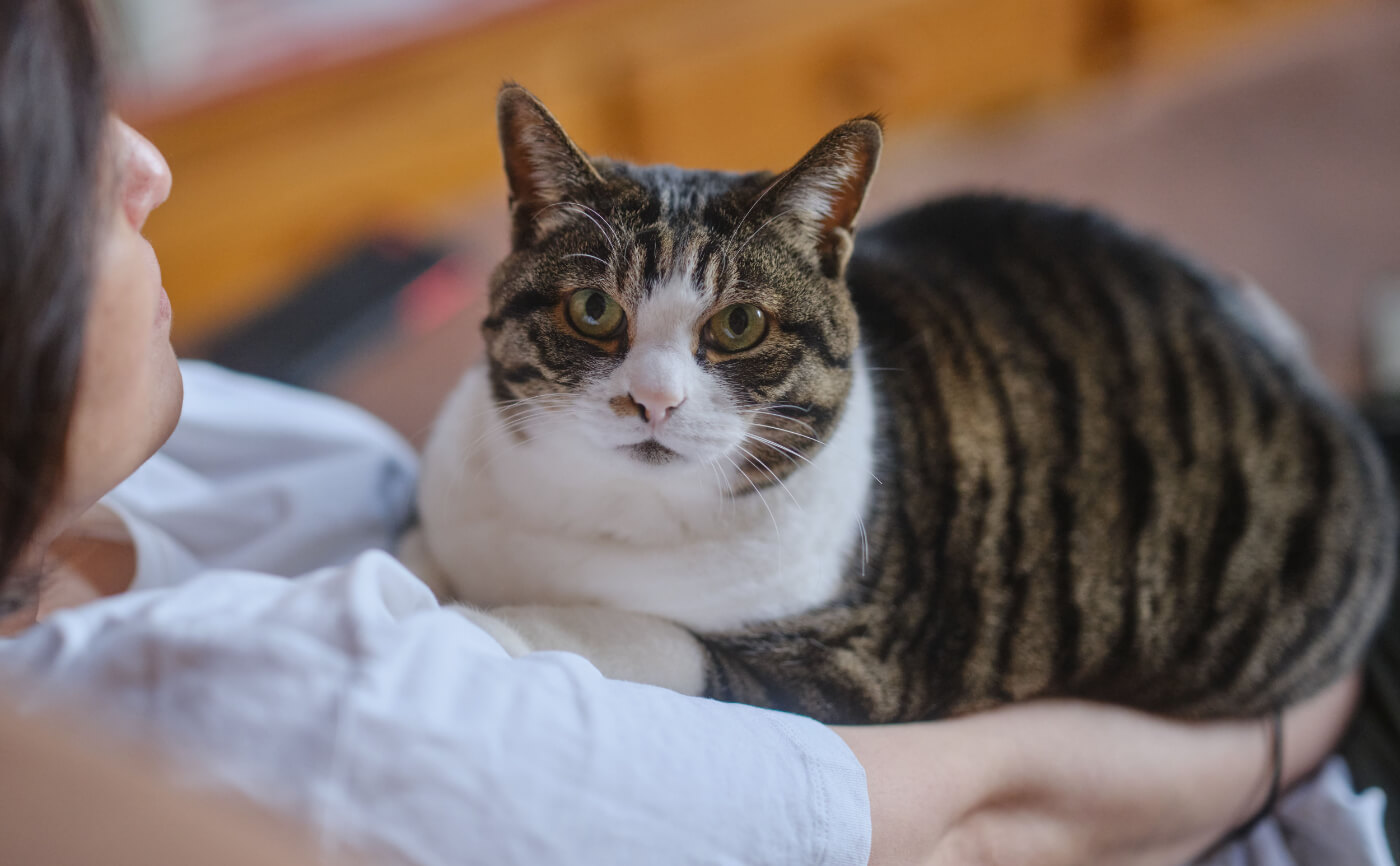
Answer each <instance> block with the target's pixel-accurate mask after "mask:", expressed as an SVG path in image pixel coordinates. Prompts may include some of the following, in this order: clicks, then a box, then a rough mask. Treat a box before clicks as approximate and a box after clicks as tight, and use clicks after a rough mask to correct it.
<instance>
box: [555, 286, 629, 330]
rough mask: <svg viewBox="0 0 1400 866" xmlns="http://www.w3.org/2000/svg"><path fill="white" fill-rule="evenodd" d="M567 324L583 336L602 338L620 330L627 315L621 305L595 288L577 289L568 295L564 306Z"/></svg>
mask: <svg viewBox="0 0 1400 866" xmlns="http://www.w3.org/2000/svg"><path fill="white" fill-rule="evenodd" d="M565 309H566V310H567V311H568V315H569V324H571V325H573V326H574V328H575V330H577V331H578V332H579V333H580V334H582V335H584V336H585V337H592V338H593V339H595V340H602V339H606V338H608V337H611V336H614V335H615V334H617V332H618V331H620V330H622V325H623V323H624V322H625V321H626V320H627V317H626V316H624V315H623V313H622V305H621V304H619V303H618V302H617V301H614V300H613V299H612V298H610V297H608V296H607V295H606V294H604V293H603V292H600V291H598V290H597V289H579V290H578V291H577V292H574V293H573V294H572V295H570V296H569V303H568V305H567V306H566V308H565Z"/></svg>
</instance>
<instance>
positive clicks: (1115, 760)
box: [838, 677, 1359, 866]
mask: <svg viewBox="0 0 1400 866" xmlns="http://www.w3.org/2000/svg"><path fill="white" fill-rule="evenodd" d="M1358 689H1359V684H1358V680H1357V679H1356V678H1354V677H1353V678H1350V679H1348V680H1346V681H1344V682H1342V683H1339V684H1337V685H1335V686H1333V687H1331V688H1329V689H1328V690H1327V691H1326V692H1324V693H1322V694H1321V695H1319V696H1317V697H1315V698H1312V699H1310V700H1309V701H1308V702H1306V703H1304V704H1302V705H1299V706H1298V707H1295V708H1293V709H1291V710H1289V711H1288V713H1286V714H1285V716H1284V740H1283V743H1284V766H1283V784H1284V785H1285V786H1286V785H1288V784H1291V783H1292V782H1294V781H1296V780H1297V779H1299V778H1301V777H1302V776H1304V775H1306V774H1307V773H1308V772H1310V771H1311V770H1312V769H1313V768H1314V767H1316V766H1317V765H1318V764H1319V763H1320V762H1321V761H1322V760H1323V759H1324V758H1325V757H1326V755H1327V754H1328V752H1330V750H1331V748H1332V746H1333V745H1334V743H1335V742H1336V739H1337V737H1338V736H1340V734H1341V732H1342V730H1343V728H1344V727H1345V724H1346V720H1347V718H1348V717H1349V715H1350V712H1351V709H1352V707H1353V705H1354V703H1355V700H1356V695H1357V692H1358ZM838 733H840V734H841V736H843V737H844V738H845V739H846V741H847V742H848V743H849V744H850V745H851V748H852V750H853V751H854V752H855V754H856V757H857V758H859V759H860V760H861V762H862V764H864V765H865V767H866V772H867V779H868V784H869V789H870V802H871V812H872V822H873V826H874V847H873V851H872V854H871V860H870V862H871V863H872V864H877V866H878V864H882V863H925V864H938V866H941V864H953V863H957V864H979V863H989V864H990V863H1012V862H1022V863H1029V862H1034V863H1037V864H1055V863H1065V864H1077V863H1096V864H1119V863H1121V864H1133V866H1149V864H1163V866H1178V864H1180V863H1183V862H1186V861H1187V860H1189V859H1190V858H1191V857H1193V856H1195V855H1196V854H1199V853H1200V852H1201V851H1203V850H1205V849H1206V848H1208V847H1209V846H1210V845H1211V844H1213V843H1214V842H1215V841H1217V840H1218V839H1219V838H1220V837H1222V836H1223V835H1224V834H1226V833H1228V832H1229V831H1230V830H1231V829H1232V828H1234V827H1237V826H1239V825H1240V824H1242V823H1244V822H1245V821H1247V820H1248V819H1249V818H1250V817H1251V816H1252V815H1253V814H1254V812H1255V811H1256V810H1257V809H1258V808H1259V807H1260V806H1261V805H1262V804H1263V802H1264V800H1265V798H1266V797H1267V796H1268V789H1269V780H1270V775H1271V771H1272V768H1271V734H1270V731H1269V725H1268V724H1267V723H1266V722H1264V721H1230V722H1212V723H1187V722H1175V721H1168V720H1164V719H1159V718H1155V717H1152V716H1147V715H1145V714H1142V713H1138V712H1135V711H1132V710H1126V709H1121V708H1117V707H1108V706H1100V705H1093V704H1087V703H1081V702H1073V701H1046V702H1038V703H1028V704H1020V705H1014V706H1009V707H1005V708H1002V709H998V710H995V711H993V712H989V713H983V714H979V715H976V716H970V717H966V718H962V719H954V720H950V721H947V722H939V723H933V724H923V725H903V726H890V727H884V728H841V729H838Z"/></svg>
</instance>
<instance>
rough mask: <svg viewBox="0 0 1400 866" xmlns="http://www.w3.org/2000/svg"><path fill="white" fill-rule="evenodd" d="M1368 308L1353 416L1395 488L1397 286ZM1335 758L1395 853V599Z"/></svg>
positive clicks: (1399, 595) (1399, 365)
mask: <svg viewBox="0 0 1400 866" xmlns="http://www.w3.org/2000/svg"><path fill="white" fill-rule="evenodd" d="M1369 307H1370V309H1369V310H1368V314H1367V316H1366V330H1365V332H1366V335H1367V345H1366V347H1365V348H1366V357H1367V365H1366V366H1367V371H1366V379H1367V391H1368V393H1367V394H1366V395H1365V396H1364V397H1363V398H1362V399H1361V401H1360V404H1361V412H1362V414H1363V416H1365V418H1366V421H1367V422H1368V423H1369V424H1370V425H1371V428H1372V429H1373V430H1374V431H1375V433H1376V438H1377V439H1378V440H1380V443H1381V449H1382V450H1383V451H1384V452H1385V456H1386V461H1387V462H1388V463H1389V465H1390V477H1391V481H1392V483H1395V484H1397V485H1400V279H1394V280H1392V281H1391V283H1390V284H1388V285H1386V284H1383V285H1382V286H1380V287H1379V288H1377V289H1376V291H1375V292H1373V293H1372V296H1371V299H1370V304H1369ZM1339 751H1340V752H1341V753H1342V756H1343V757H1344V758H1346V761H1347V766H1348V768H1350V770H1351V777H1352V783H1353V785H1354V786H1355V787H1356V789H1357V790H1358V791H1361V790H1365V789H1366V788H1372V787H1374V788H1380V789H1381V790H1382V791H1384V792H1385V795H1386V801H1387V802H1386V807H1385V835H1386V837H1387V838H1388V840H1389V841H1390V849H1391V851H1396V852H1400V591H1397V592H1395V593H1394V595H1393V596H1392V598H1391V600H1390V612H1389V613H1388V614H1386V619H1385V622H1383V623H1382V624H1381V627H1380V629H1379V630H1378V631H1377V632H1376V642H1375V645H1374V646H1372V647H1371V651H1370V654H1369V655H1367V657H1366V668H1365V686H1364V690H1363V692H1362V696H1361V705H1360V706H1359V707H1358V708H1357V711H1356V718H1355V719H1353V720H1352V723H1351V727H1350V728H1349V729H1348V730H1347V733H1346V736H1345V737H1344V738H1343V740H1342V743H1341V746H1340V748H1339Z"/></svg>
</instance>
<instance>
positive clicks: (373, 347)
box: [105, 0, 1400, 440]
mask: <svg viewBox="0 0 1400 866" xmlns="http://www.w3.org/2000/svg"><path fill="white" fill-rule="evenodd" d="M105 4H106V6H107V10H106V11H107V12H108V13H109V14H110V18H111V23H112V25H113V27H112V30H113V32H114V33H116V34H118V39H119V42H120V44H119V46H118V48H117V54H118V57H119V60H120V70H121V75H120V78H121V80H120V103H121V108H122V110H123V112H124V113H125V114H126V115H127V117H128V119H129V120H131V121H132V122H133V123H134V124H135V125H136V126H137V127H138V128H139V129H141V130H142V131H144V132H145V133H146V134H148V135H149V136H150V137H151V138H152V140H154V141H155V142H156V144H157V145H158V146H160V147H161V149H162V150H163V151H164V152H165V154H166V156H167V158H168V160H169V162H170V164H171V167H172V169H173V171H174V175H175V187H174V194H173V196H172V198H171V199H170V201H169V202H168V203H167V204H166V205H165V206H164V207H163V208H161V209H160V210H159V211H157V212H156V214H155V215H154V216H153V217H152V219H151V221H150V224H149V230H148V235H149V237H150V238H151V240H152V242H153V243H154V244H155V247H156V250H157V252H158V253H159V255H160V258H161V261H162V265H163V268H164V276H165V285H166V288H167V290H168V292H169V294H170V297H171V301H172V303H173V305H174V310H175V331H174V338H175V341H176V344H177V347H178V348H179V349H180V350H181V351H182V353H185V354H190V355H202V356H206V357H213V358H215V359H217V360H220V361H222V362H224V363H228V364H231V365H234V366H237V367H241V368H243V369H248V370H251V371H254V372H259V373H264V374H267V375H273V376H276V377H279V378H283V379H286V380H288V381H293V382H296V383H298V384H304V385H309V386H312V387H317V388H321V389H324V390H329V391H332V392H334V393H338V394H341V395H342V396H346V397H348V398H350V399H352V400H355V401H357V402H359V403H361V404H362V405H365V406H367V407H368V408H370V409H371V410H372V411H375V412H376V413H378V414H380V415H381V416H383V417H385V418H386V419H387V420H389V421H390V423H392V424H394V425H395V426H396V427H398V428H399V429H400V430H402V431H403V432H405V433H406V434H407V435H409V436H410V437H412V438H415V439H418V440H421V437H422V435H423V433H424V431H425V429H426V427H427V425H428V423H429V422H430V420H431V418H432V415H433V413H434V411H435V409H436V406H437V403H438V402H439V400H440V399H441V397H442V395H443V394H444V392H445V391H446V389H447V388H449V387H450V386H451V384H452V383H453V382H454V381H455V380H456V378H457V377H458V376H459V375H460V373H461V371H462V369H463V368H464V366H465V365H466V364H468V363H470V362H471V360H473V359H474V358H475V357H477V355H478V354H479V351H480V342H479V338H478V336H477V333H476V326H477V322H478V321H479V319H480V316H481V310H482V304H481V301H482V293H483V291H484V286H485V281H486V277H487V274H488V273H489V271H490V269H491V267H492V265H493V264H494V263H495V261H496V260H498V259H499V258H500V257H501V256H502V255H503V253H504V251H505V248H506V212H505V187H504V183H503V180H502V177H501V169H500V158H499V155H498V152H497V148H496V137H495V128H494V96H495V91H496V88H497V87H498V85H499V84H500V82H501V81H502V80H505V79H513V80H516V81H519V82H521V83H522V84H525V85H526V86H527V87H529V88H531V89H532V90H533V91H534V92H535V93H536V94H537V95H539V96H540V97H541V98H542V99H543V100H544V101H545V103H546V104H547V105H549V106H550V108H551V109H552V110H553V111H554V112H555V114H556V115H557V116H558V117H559V119H560V120H561V122H562V123H563V124H564V126H565V128H566V129H567V130H568V131H569V132H570V133H571V135H572V136H573V137H574V138H575V140H576V141H577V142H578V143H579V144H580V145H581V146H582V147H584V148H585V149H586V150H588V151H589V152H591V153H595V154H608V155H612V156H616V157H622V158H628V159H633V160H639V161H655V162H671V163H676V164H679V165H683V166H692V167H707V168H724V169H743V170H748V169H756V168H772V169H780V168H783V167H785V166H787V165H788V164H790V163H791V162H793V161H794V160H795V159H796V158H797V157H799V156H800V155H801V154H802V153H803V152H804V151H805V150H806V148H808V147H809V146H810V145H811V144H813V143H815V141H816V140H817V139H818V138H819V137H820V136H821V135H822V134H823V133H824V132H826V131H827V130H828V129H830V128H831V127H832V126H834V125H836V124H837V123H839V122H840V121H842V120H844V119H846V118H848V117H851V116H854V115H857V114H863V113H866V112H869V111H872V110H878V111H881V112H883V113H884V114H885V115H886V117H887V120H888V129H889V137H888V143H887V150H886V154H885V157H884V160H883V162H882V166H881V169H880V173H879V175H878V176H877V178H876V180H875V185H874V189H873V191H872V195H871V199H870V202H869V205H868V209H867V212H866V216H865V220H866V221H867V222H868V221H869V220H871V219H874V218H876V217H878V216H879V215H880V214H882V213H887V212H889V211H891V210H892V209H895V208H897V207H900V206H902V205H905V204H908V203H911V202H913V201H916V200H919V199H922V198H926V197H929V196H933V195H937V194H940V193H944V192H948V191H952V190H956V189H962V188H967V187H977V188H1002V189H1011V190H1018V191H1023V192H1028V193H1035V194H1042V195H1053V196H1056V197H1059V198H1064V199H1068V200H1072V201H1076V202H1085V203H1091V204H1096V205H1099V206H1102V207H1105V208H1107V209H1109V210H1110V211H1112V212H1113V213H1115V214H1117V215H1118V216H1120V217H1121V218H1123V219H1125V220H1127V221H1129V222H1130V223H1133V224H1135V225H1137V226H1139V227H1141V228H1144V229H1146V230H1149V231H1151V232H1154V233H1157V234H1160V235H1162V236H1164V237H1166V238H1168V239H1169V240H1171V241H1172V242H1173V243H1174V244H1175V245H1177V246H1178V247H1180V248H1183V249H1185V250H1186V251H1188V252H1190V253H1193V254H1195V255H1197V256H1198V257H1200V258H1202V259H1203V260H1205V261H1207V262H1208V263H1210V264H1212V265H1214V266H1215V267H1216V268H1218V269H1221V270H1225V271H1228V272H1234V273H1238V274H1241V275H1244V276H1247V277H1248V278H1250V279H1252V280H1254V281H1255V282H1257V283H1258V284H1260V285H1261V286H1263V287H1264V288H1265V289H1266V290H1267V291H1269V292H1270V293H1271V294H1272V295H1273V296H1274V297H1275V298H1276V299H1277V300H1278V301H1279V303H1280V304H1281V306H1282V307H1283V308H1284V309H1285V310H1287V311H1288V312H1289V313H1291V314H1292V315H1293V316H1294V317H1295V318H1296V319H1297V320H1298V322H1299V323H1300V324H1301V326H1302V328H1303V330H1304V331H1305V332H1306V334H1307V335H1308V337H1309V338H1310V339H1311V341H1312V344H1313V351H1314V354H1315V356H1316V357H1317V360H1318V362H1319V364H1320V366H1321V367H1322V368H1323V371H1324V372H1325V374H1326V375H1327V376H1328V377H1329V378H1331V379H1332V380H1333V381H1334V382H1336V383H1337V384H1339V385H1340V386H1342V387H1343V388H1346V389H1348V390H1350V391H1353V392H1355V391H1357V390H1358V389H1359V388H1360V387H1361V385H1362V382H1363V378H1364V375H1365V373H1364V371H1365V370H1366V369H1367V364H1368V363H1369V362H1371V361H1374V360H1376V359H1374V358H1368V356H1367V355H1366V353H1365V350H1364V349H1363V346H1364V345H1366V340H1365V337H1366V332H1367V329H1368V328H1384V327H1385V324H1386V322H1387V321H1388V320H1389V319H1390V318H1400V317H1386V316H1382V315H1380V313H1381V312H1383V311H1384V309H1385V304H1384V303H1383V302H1381V301H1378V300H1377V298H1383V297H1385V295H1384V294H1383V291H1382V290H1384V289H1385V287H1387V286H1391V285H1394V286H1396V288H1400V3H1397V2H1395V0H708V2H698V0H105ZM1378 293H1379V294H1378ZM1382 344H1385V341H1382ZM1391 344H1392V345H1394V346H1395V347H1397V348H1400V334H1396V338H1395V340H1394V341H1393V342H1392V343H1391ZM1380 360H1382V361H1383V360H1384V359H1380ZM1372 366H1374V364H1372ZM1382 366H1384V364H1382Z"/></svg>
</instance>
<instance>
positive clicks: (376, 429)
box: [103, 361, 417, 589]
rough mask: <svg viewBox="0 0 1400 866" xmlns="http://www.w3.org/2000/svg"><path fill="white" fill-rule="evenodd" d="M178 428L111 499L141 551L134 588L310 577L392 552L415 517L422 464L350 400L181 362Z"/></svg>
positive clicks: (106, 502) (404, 444)
mask: <svg viewBox="0 0 1400 866" xmlns="http://www.w3.org/2000/svg"><path fill="white" fill-rule="evenodd" d="M180 367H181V372H182V374H183V375H184V379H185V403H184V409H183V411H182V413H181V415H180V423H179V425H178V426H177V427H176V429H175V433H174V435H172V436H171V437H170V440H169V442H167V443H166V445H165V447H163V448H162V449H161V450H160V452H159V453H158V454H156V455H155V456H154V457H152V458H151V459H150V460H149V461H147V463H146V464H145V465H144V466H142V467H141V468H140V469H138V470H137V471H136V473H135V474H133V475H132V476H131V477H130V478H129V479H127V480H126V481H125V482H123V483H122V484H121V485H120V486H118V487H117V489H116V490H114V491H113V492H112V493H110V494H109V495H108V496H107V497H106V498H105V499H104V500H103V504H104V505H107V506H108V507H110V508H112V509H113V510H114V511H116V512H117V514H118V515H119V516H120V517H121V518H122V519H123V521H124V522H125V524H126V526H127V529H128V530H129V531H130V533H131V535H132V536H133V539H134V540H135V542H136V547H137V575H136V580H135V582H134V583H133V587H134V588H136V589H145V588H150V587H154V586H171V585H174V584H177V583H180V582H182V581H184V580H188V579H189V578H191V577H193V576H194V575H195V574H197V573H199V572H201V571H203V570H205V569H210V568H239V569H246V570H250V571H260V572H267V573H269V574H278V575H295V574H304V573H306V572H308V571H311V570H312V569H316V568H321V567H324V566H327V565H332V564H339V563H343V562H346V561H347V560H349V559H350V558H351V557H352V556H354V555H355V554H358V553H360V552H361V551H364V550H368V549H371V548H379V549H386V550H387V549H392V545H393V542H394V538H395V536H396V535H397V533H398V532H399V531H400V530H401V529H402V527H403V526H404V524H405V523H406V521H407V520H408V519H409V516H410V515H411V514H412V510H413V501H414V486H415V483H416V478H417V458H416V456H415V454H414V453H413V450H412V449H411V448H410V447H409V445H408V443H407V442H405V441H404V440H403V439H402V437H400V436H399V435H398V434H397V433H395V432H394V431H393V430H392V429H390V428H389V427H388V426H387V425H385V424H384V423H383V422H382V421H380V420H378V419H377V418H374V417H373V416H372V415H370V414H369V413H367V412H364V411H363V410H361V409H358V408H357V407H354V406H351V405H350V404H348V403H345V402H342V401H340V400H336V399H334V398H331V397H327V396H325V395H321V394H315V393H313V392H310V391H302V390H299V389H296V388H291V387H288V386H285V385H280V384H278V383H275V382H270V381H268V380H265V379H258V378H255V377H252V376H245V375H242V374H239V373H234V372H232V371H229V370H225V369H222V368H220V367H216V366H214V365H212V364H206V363H200V362H190V361H185V362H182V363H181V365H180Z"/></svg>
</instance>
